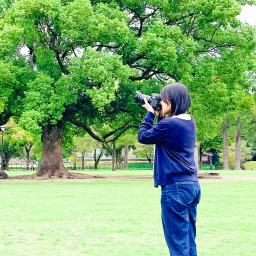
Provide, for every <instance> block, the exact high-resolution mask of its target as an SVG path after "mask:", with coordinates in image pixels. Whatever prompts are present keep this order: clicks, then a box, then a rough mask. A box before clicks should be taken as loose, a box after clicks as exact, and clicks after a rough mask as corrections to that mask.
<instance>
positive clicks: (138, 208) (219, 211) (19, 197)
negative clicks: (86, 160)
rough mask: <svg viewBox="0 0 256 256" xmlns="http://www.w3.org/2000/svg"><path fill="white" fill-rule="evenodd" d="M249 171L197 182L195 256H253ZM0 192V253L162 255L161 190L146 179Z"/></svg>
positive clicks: (3, 187) (1, 186)
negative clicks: (230, 176)
mask: <svg viewBox="0 0 256 256" xmlns="http://www.w3.org/2000/svg"><path fill="white" fill-rule="evenodd" d="M137 172H138V171H134V172H131V171H130V174H132V175H135V174H136V175H137ZM26 173H27V172H26ZM88 173H93V174H94V173H98V171H88ZM109 173H110V174H112V172H111V171H109V172H108V174H109ZM116 173H118V172H116ZM120 173H121V172H120ZM126 173H128V171H123V174H122V175H124V174H126ZM144 173H145V171H139V175H144ZM146 173H149V174H151V172H149V171H147V172H146ZM230 173H231V174H232V176H233V175H236V174H237V173H236V172H230ZM8 174H9V175H10V172H8ZM16 174H17V172H16ZM18 174H20V172H18ZM110 174H109V175H110ZM231 174H230V175H231ZM243 174H244V175H245V176H247V173H243ZM251 174H252V176H254V178H252V179H251V180H248V179H247V180H241V181H239V180H237V179H236V180H230V181H229V180H202V181H201V187H202V200H201V202H200V204H199V208H198V251H199V253H198V255H199V256H222V255H223V256H224V255H232V256H236V255H242V256H251V255H254V254H255V251H256V239H255V237H256V228H255V227H256V218H255V216H256V207H255V195H256V172H251ZM13 175H14V174H13ZM239 175H241V174H239ZM0 194H1V207H0V237H1V243H0V255H11V256H32V255H33V256H34V255H36V256H46V255H54V256H80V255H81V256H82V255H86V256H102V255H106V256H120V255H121V256H128V255H129V256H130V255H132V256H137V255H138V256H144V255H145V256H147V255H148V256H150V255H152V256H163V255H168V251H167V248H166V245H165V241H164V238H163V234H162V226H161V220H160V203H159V200H160V189H156V188H154V187H153V184H152V181H117V180H115V181H109V180H108V181H104V180H103V181H102V180H101V181H99V180H96V181H95V180H93V181H92V180H83V181H81V180H80V181H75V180H68V181H56V180H51V181H45V180H41V181H23V180H9V181H8V180H4V181H3V180H2V181H0Z"/></svg>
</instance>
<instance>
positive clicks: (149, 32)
mask: <svg viewBox="0 0 256 256" xmlns="http://www.w3.org/2000/svg"><path fill="white" fill-rule="evenodd" d="M247 2H248V3H250V2H251V1H236V0H229V1H226V0H217V1H214V2H211V1H206V0H196V1H192V0H189V1H167V0H164V1H160V0H145V1H140V0H124V1H123V0H122V1H120V0H115V1H114V0H112V1H111V0H105V1H98V0H92V1H89V0H73V1H71V0H70V1H69V0H66V1H61V0H35V1H29V0H19V1H15V2H12V1H4V2H2V3H1V4H0V10H1V17H2V18H1V19H0V57H1V59H2V61H1V63H0V93H1V94H0V95H1V98H0V114H1V113H6V112H7V110H8V111H10V115H15V116H17V117H18V119H19V123H20V124H21V125H22V126H23V127H24V128H25V129H27V130H29V131H31V132H33V133H34V134H37V135H39V134H40V133H41V128H42V127H43V126H47V125H56V124H59V125H60V124H62V125H63V126H65V124H66V123H68V122H70V123H73V124H74V125H76V126H79V127H81V128H85V129H86V130H87V131H88V130H90V131H91V134H94V135H95V137H97V136H96V135H99V137H100V138H101V139H102V138H103V137H104V136H106V137H108V136H107V135H108V134H111V131H115V132H113V134H111V135H110V136H109V137H108V140H110V139H111V138H118V136H120V134H121V133H122V132H125V131H126V130H127V129H130V128H134V127H138V123H139V122H140V121H141V120H140V119H141V117H142V115H144V110H143V109H140V108H139V107H137V106H136V105H135V104H134V94H135V91H136V90H138V89H140V90H142V91H143V92H144V93H148V94H151V93H152V92H159V91H160V90H161V88H162V87H163V86H164V85H165V84H166V83H167V82H171V81H181V82H183V83H185V84H187V85H188V87H189V89H190V91H191V94H192V98H193V106H192V108H191V110H190V111H191V113H192V114H193V115H194V117H195V119H196V122H197V131H198V140H199V141H200V142H202V143H203V142H204V141H207V140H213V139H214V138H215V137H216V136H219V135H220V131H221V130H220V128H221V125H222V120H223V117H224V116H228V117H229V118H230V120H233V119H235V118H236V117H237V116H238V115H241V114H242V113H244V112H243V111H244V110H245V109H247V111H248V112H250V111H251V109H252V108H253V104H254V99H253V97H252V96H251V95H250V93H249V91H252V87H253V81H252V79H251V74H253V73H255V56H254V49H255V29H254V28H252V27H249V26H247V25H242V24H240V22H239V21H238V19H237V18H236V17H237V15H238V14H239V13H240V11H241V7H242V6H241V4H246V3H247ZM2 92H3V94H2ZM0 120H1V119H0ZM232 122H233V121H232ZM67 127H69V128H70V126H66V128H65V132H67V131H68V128H67ZM120 127H121V128H120ZM122 127H123V128H122ZM118 128H120V129H118ZM70 129H71V130H72V128H70ZM115 129H116V130H115ZM71 133H73V131H72V132H71ZM69 136H70V135H68V136H67V137H69ZM111 136H112V137H111ZM106 137H104V139H105V140H107V139H106Z"/></svg>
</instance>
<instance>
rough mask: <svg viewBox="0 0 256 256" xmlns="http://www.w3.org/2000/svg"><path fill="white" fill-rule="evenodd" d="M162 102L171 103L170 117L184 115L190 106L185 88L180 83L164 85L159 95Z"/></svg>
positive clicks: (189, 99)
mask: <svg viewBox="0 0 256 256" xmlns="http://www.w3.org/2000/svg"><path fill="white" fill-rule="evenodd" d="M160 97H161V99H162V101H164V102H166V103H168V102H169V103H171V106H172V108H171V116H174V115H179V114H183V113H186V112H187V110H188V109H189V107H190V106H191V97H190V94H189V91H188V88H187V86H185V85H184V84H181V83H174V84H168V85H166V86H165V87H164V88H163V89H162V90H161V93H160Z"/></svg>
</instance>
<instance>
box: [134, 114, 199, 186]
mask: <svg viewBox="0 0 256 256" xmlns="http://www.w3.org/2000/svg"><path fill="white" fill-rule="evenodd" d="M153 121H154V114H153V113H151V112H148V113H147V115H146V116H145V118H144V121H143V122H142V123H141V125H140V128H139V134H138V141H139V142H140V143H142V144H156V146H155V156H154V183H155V187H157V186H158V185H168V184H171V183H174V182H176V181H197V180H198V179H197V169H196V165H195V159H194V147H195V140H196V132H195V124H194V121H193V119H191V120H184V119H180V118H177V117H165V118H158V123H157V124H156V125H153Z"/></svg>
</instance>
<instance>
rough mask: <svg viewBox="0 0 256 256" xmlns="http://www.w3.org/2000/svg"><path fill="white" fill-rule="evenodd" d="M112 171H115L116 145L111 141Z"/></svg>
mask: <svg viewBox="0 0 256 256" xmlns="http://www.w3.org/2000/svg"><path fill="white" fill-rule="evenodd" d="M112 171H116V143H115V141H113V149H112Z"/></svg>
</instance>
